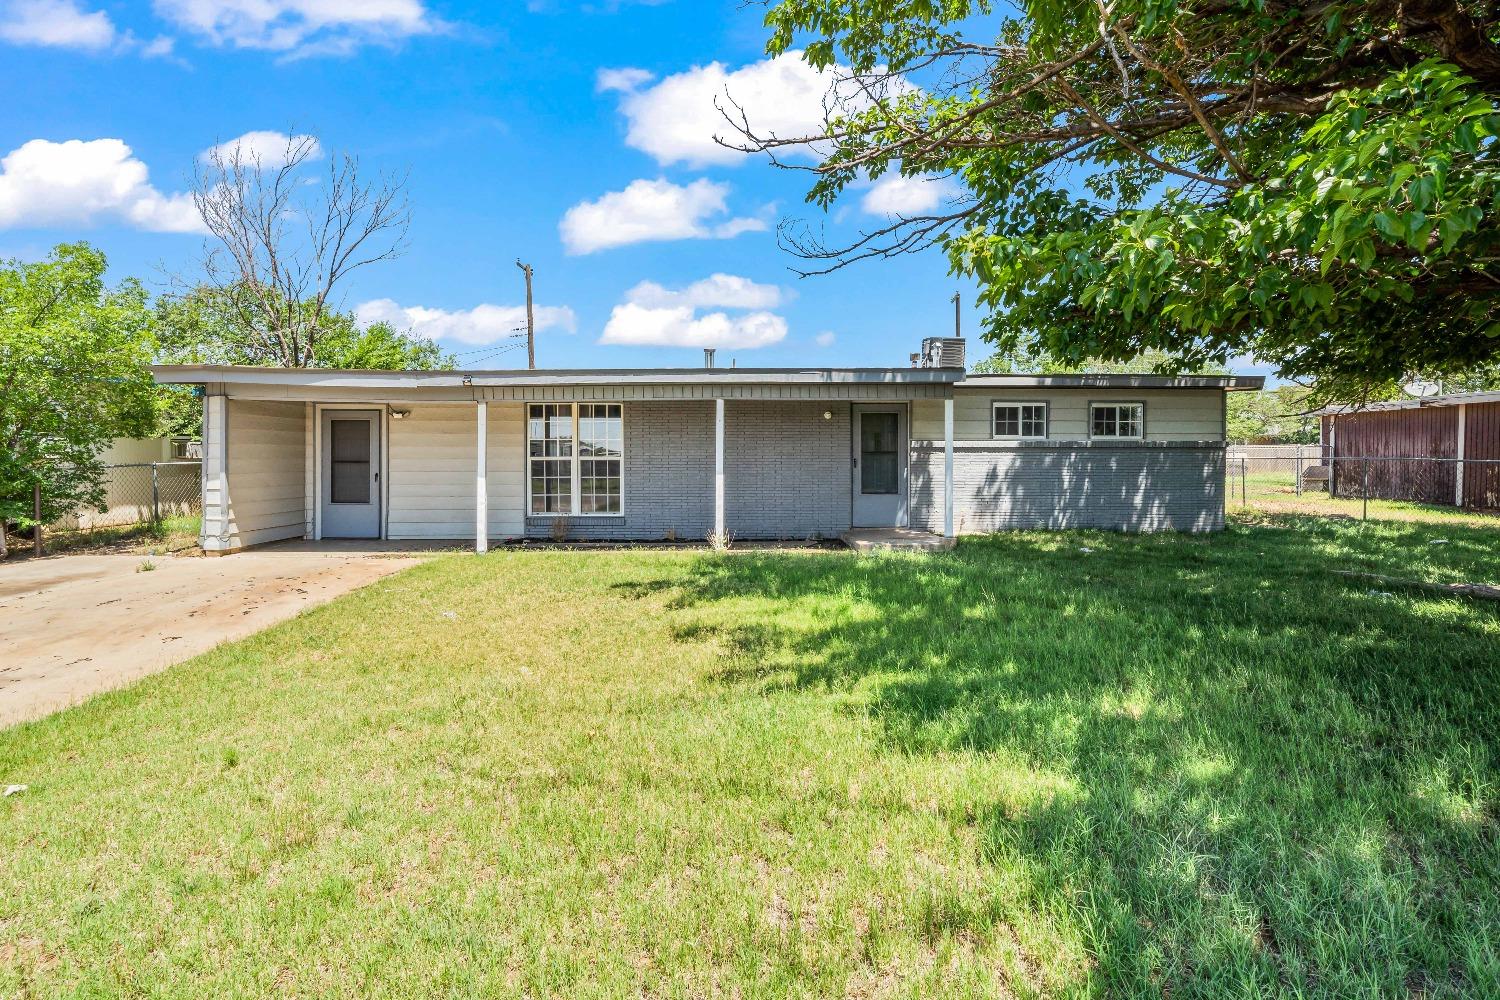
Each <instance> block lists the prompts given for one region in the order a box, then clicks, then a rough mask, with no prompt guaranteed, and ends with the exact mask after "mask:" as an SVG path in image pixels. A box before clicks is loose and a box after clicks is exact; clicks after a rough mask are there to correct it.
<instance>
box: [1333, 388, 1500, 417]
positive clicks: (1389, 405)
mask: <svg viewBox="0 0 1500 1000" xmlns="http://www.w3.org/2000/svg"><path fill="white" fill-rule="evenodd" d="M1463 403H1500V392H1447V393H1444V394H1443V395H1441V396H1424V397H1422V398H1420V399H1393V400H1391V401H1390V402H1386V403H1366V404H1364V405H1363V406H1356V405H1354V404H1342V403H1341V404H1339V405H1337V406H1325V407H1323V409H1321V410H1318V411H1317V412H1318V413H1323V414H1329V415H1332V414H1336V413H1369V412H1372V411H1374V412H1377V413H1378V412H1380V411H1382V410H1420V409H1423V408H1424V407H1429V406H1458V405H1460V404H1463Z"/></svg>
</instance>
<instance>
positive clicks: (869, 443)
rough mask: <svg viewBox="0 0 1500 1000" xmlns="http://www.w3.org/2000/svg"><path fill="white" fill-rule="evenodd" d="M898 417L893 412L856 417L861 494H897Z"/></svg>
mask: <svg viewBox="0 0 1500 1000" xmlns="http://www.w3.org/2000/svg"><path fill="white" fill-rule="evenodd" d="M899 436H900V418H899V417H897V416H896V414H894V413H861V414H860V415H859V491H860V492H861V493H863V494H865V495H867V496H868V495H872V494H890V493H897V492H899V491H900V489H899V485H900V484H899V482H898V480H899V478H900V469H901V457H900V453H899V452H898V451H897V447H898V446H897V440H898V439H899Z"/></svg>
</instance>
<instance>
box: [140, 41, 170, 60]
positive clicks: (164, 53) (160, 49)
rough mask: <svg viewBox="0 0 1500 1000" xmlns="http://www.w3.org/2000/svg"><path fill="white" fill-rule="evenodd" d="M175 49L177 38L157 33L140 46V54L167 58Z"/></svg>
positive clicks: (155, 57)
mask: <svg viewBox="0 0 1500 1000" xmlns="http://www.w3.org/2000/svg"><path fill="white" fill-rule="evenodd" d="M176 49H177V39H175V38H173V37H172V36H171V35H157V36H156V37H155V38H153V39H151V41H149V42H147V43H145V44H144V45H142V46H141V55H143V56H145V57H146V58H147V59H169V58H171V56H172V53H173V52H175V51H176Z"/></svg>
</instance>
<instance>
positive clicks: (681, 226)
mask: <svg viewBox="0 0 1500 1000" xmlns="http://www.w3.org/2000/svg"><path fill="white" fill-rule="evenodd" d="M728 197H729V185H728V184H717V183H714V182H713V181H710V180H707V179H704V178H700V179H698V180H696V181H693V182H692V183H691V184H688V185H686V186H683V185H680V184H673V183H672V182H671V181H667V180H654V181H648V180H638V181H631V182H630V184H629V185H628V186H627V187H626V188H625V190H623V191H611V192H609V193H608V194H606V195H604V196H603V197H601V198H599V199H598V200H597V201H585V202H580V203H579V204H577V205H574V206H573V207H572V208H570V209H568V211H567V213H566V214H565V215H564V216H563V217H562V221H561V222H560V223H558V227H557V228H558V233H559V235H560V236H561V237H562V241H563V246H564V247H566V248H567V251H568V253H570V254H588V253H594V252H595V251H597V250H607V249H609V248H610V247H620V246H625V245H627V244H630V243H646V242H651V241H659V240H686V239H721V240H722V239H730V238H732V237H735V236H738V235H740V234H741V233H746V232H752V231H755V230H761V229H765V228H766V222H765V220H764V219H761V218H754V217H749V216H745V217H740V218H731V219H727V220H725V221H723V222H718V223H714V222H711V220H712V219H713V218H714V217H715V216H720V215H723V214H725V213H726V212H727V211H728V210H729V206H728Z"/></svg>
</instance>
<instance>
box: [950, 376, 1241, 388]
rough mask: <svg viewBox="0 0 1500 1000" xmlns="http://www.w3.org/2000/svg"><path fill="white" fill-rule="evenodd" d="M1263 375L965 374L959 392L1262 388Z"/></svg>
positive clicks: (959, 384) (958, 385)
mask: <svg viewBox="0 0 1500 1000" xmlns="http://www.w3.org/2000/svg"><path fill="white" fill-rule="evenodd" d="M1265 385H1266V377H1265V376H1264V375H1107V374H1098V375H966V376H964V378H963V380H962V381H961V382H958V383H957V387H958V388H960V389H973V388H999V389H1048V388H1056V389H1066V388H1074V389H1088V388H1100V389H1226V390H1228V391H1230V392H1236V391H1245V390H1253V389H1263V388H1265Z"/></svg>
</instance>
